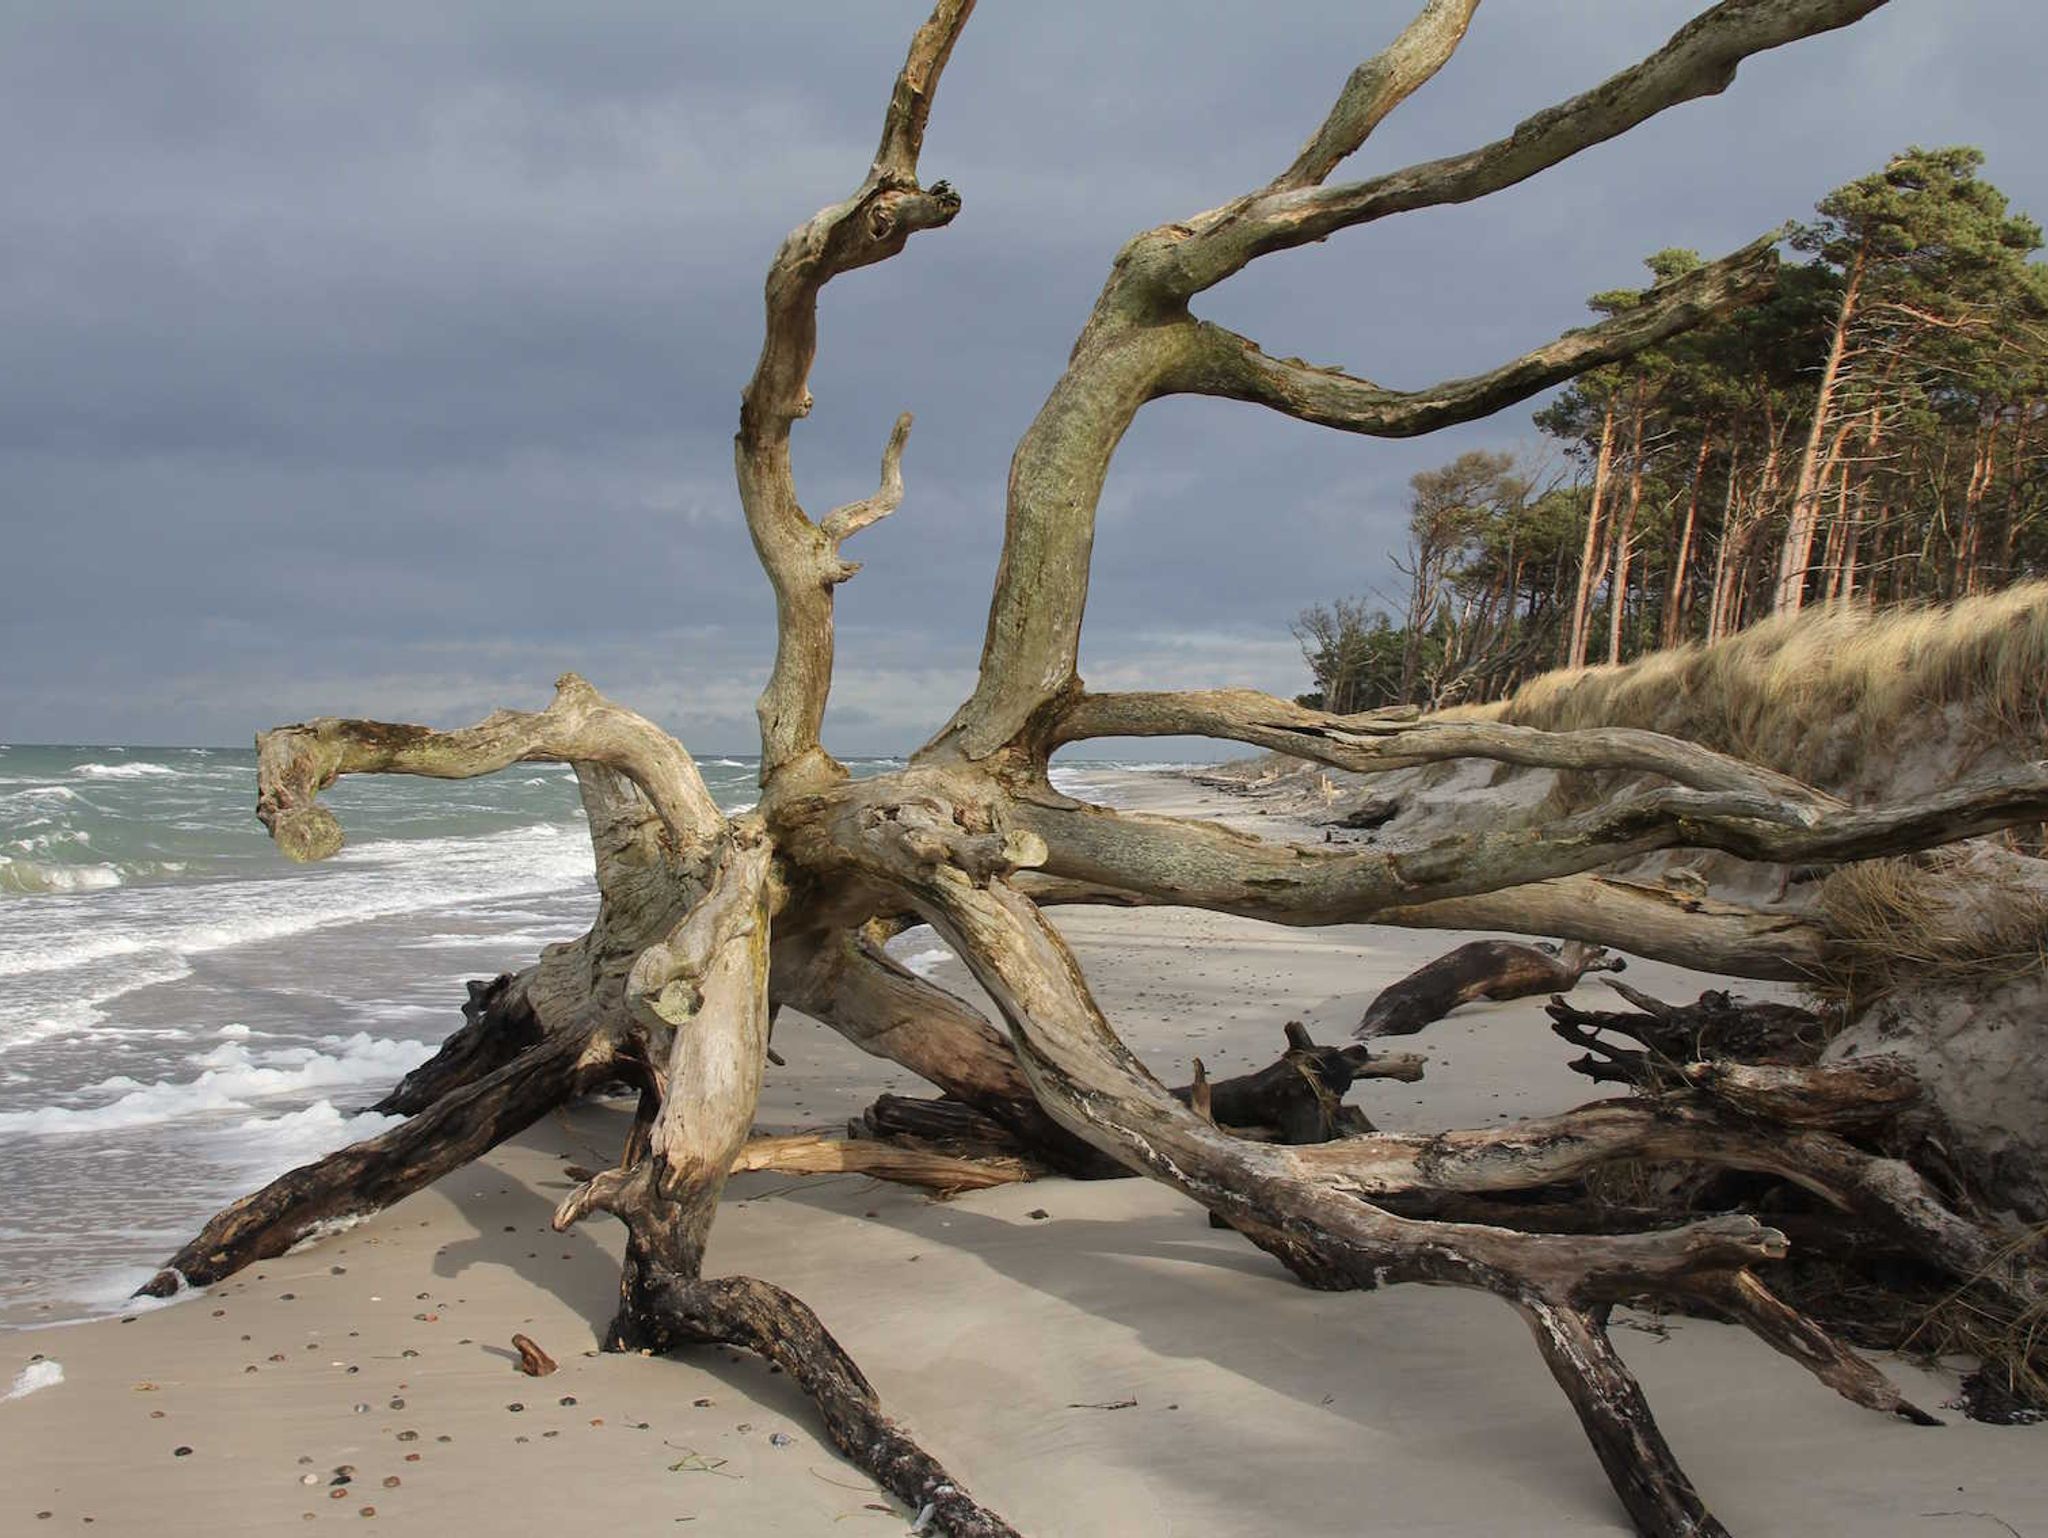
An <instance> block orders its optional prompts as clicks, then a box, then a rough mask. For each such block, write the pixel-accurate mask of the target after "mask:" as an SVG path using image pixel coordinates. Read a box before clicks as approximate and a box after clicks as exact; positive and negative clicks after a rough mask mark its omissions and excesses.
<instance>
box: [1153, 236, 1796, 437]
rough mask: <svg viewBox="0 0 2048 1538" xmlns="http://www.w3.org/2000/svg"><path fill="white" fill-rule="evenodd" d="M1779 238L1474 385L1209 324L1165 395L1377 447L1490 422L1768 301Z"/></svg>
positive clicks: (1200, 329) (1691, 275)
mask: <svg viewBox="0 0 2048 1538" xmlns="http://www.w3.org/2000/svg"><path fill="white" fill-rule="evenodd" d="M1777 239H1778V237H1777V236H1776V235H1775V234H1774V235H1769V236H1766V237H1764V238H1763V239H1761V240H1758V241H1756V242H1754V243H1752V244H1750V245H1747V246H1744V247H1743V248H1742V249H1741V250H1740V251H1737V252H1735V253H1734V254H1732V255H1730V256H1725V257H1723V258H1721V259H1720V260H1719V261H1717V262H1709V263H1707V264H1706V265H1705V266H1702V267H1697V268H1694V269H1693V270H1692V271H1691V272H1688V273H1686V274H1684V275H1683V276H1681V277H1677V278H1673V279H1672V280H1671V281H1669V282H1668V283H1662V284H1659V285H1658V286H1657V287H1655V288H1653V289H1651V290H1650V291H1649V292H1648V293H1647V294H1646V295H1644V297H1643V300H1642V303H1640V304H1638V305H1633V306H1631V307H1630V308H1628V309H1626V310H1623V311H1621V312H1620V313H1619V314H1617V315H1613V316H1610V317H1609V318H1608V319H1606V320H1604V321H1601V322H1600V323H1599V324H1598V325H1593V326H1586V327H1583V328H1581V329H1579V330H1576V331H1567V332H1566V333H1565V334H1564V335H1563V336H1561V337H1559V338H1558V339H1557V340H1556V341H1554V342H1550V343H1546V344H1545V345H1544V346H1542V347H1539V348H1537V349H1536V350H1535V351H1533V352H1528V353H1524V354H1523V355H1522V356H1521V357H1519V358H1516V359H1514V360H1512V361H1511V362H1508V363H1505V364H1503V365H1501V366H1500V367H1499V368H1496V369H1492V370H1490V371H1488V372H1487V373H1484V374H1477V375H1474V376H1473V377H1471V378H1469V379H1451V380H1446V381H1444V382H1443V383H1442V384H1438V385H1435V386H1432V387H1431V388H1429V389H1426V390H1390V389H1387V388H1385V387H1384V386H1382V385H1377V384H1374V383H1372V382H1371V381H1370V380H1366V379H1358V378H1354V377H1353V376H1352V375H1349V374H1346V373H1344V372H1343V371H1342V370H1341V369H1334V368H1318V367H1316V366H1314V365H1312V364H1307V363H1304V362H1302V361H1301V360H1300V359H1298V358H1272V357H1268V356H1267V355H1266V354H1265V353H1264V352H1262V351H1260V350H1259V346H1258V344H1257V343H1256V342H1253V341H1251V340H1249V339H1248V338H1246V337H1242V336H1239V335H1238V334H1237V333H1236V332H1234V331H1229V330H1226V329H1225V328H1224V327H1221V326H1216V325H1211V324H1209V323H1208V322H1201V323H1199V324H1198V325H1197V326H1196V334H1197V337H1198V342H1197V345H1196V346H1195V347H1194V348H1193V349H1192V350H1191V351H1192V356H1191V357H1190V358H1189V360H1188V361H1187V362H1186V363H1184V364H1182V365H1181V366H1180V367H1178V368H1177V369H1175V370H1174V371H1172V372H1170V373H1169V374H1168V375H1167V377H1166V379H1165V380H1163V381H1162V383H1161V393H1162V394H1168V393H1175V392H1182V393H1188V394H1196V395H1221V396H1228V397H1229V398H1231V399H1233V400H1242V401H1251V402H1253V403H1255V404H1257V405H1261V406H1268V407H1271V408H1272V409H1273V410H1275V411H1278V412H1280V413H1282V414H1283V415H1286V416H1291V417H1296V418H1299V419H1300V420H1302V421H1304V422H1314V423H1317V424H1318V425H1320V426H1323V427H1335V428H1339V429H1341V430H1343V431H1345V432H1353V433H1364V434H1367V435H1369V436H1372V437H1376V438H1409V437H1414V436H1416V435H1418V434H1421V433H1431V432H1435V431H1436V430H1437V429H1438V428H1441V427H1448V426H1451V425H1452V424H1453V423H1457V422H1470V421H1473V420H1474V419H1476V418H1478V417H1483V416H1490V415H1491V414H1492V413H1494V412H1496V411H1498V410H1500V409H1501V408H1502V407H1503V406H1510V405H1513V404H1514V403H1515V402H1516V401H1521V400H1527V399H1528V398H1529V397H1530V396H1532V395H1534V394H1535V393H1536V392H1537V391H1539V390H1544V389H1548V388H1549V387H1550V386H1551V385H1554V384H1557V383H1558V382H1559V381H1561V380H1565V379H1571V378H1573V377H1575V376H1576V375H1579V374H1582V373H1584V372H1585V371H1586V370H1587V369H1590V368H1598V367H1599V366H1600V365H1602V364H1605V363H1612V362H1614V361H1615V360H1617V359H1620V358H1628V357H1633V356H1634V355H1635V354H1636V353H1639V352H1641V351H1642V350H1643V349H1644V348H1646V347H1653V346H1655V345H1656V344H1657V343H1659V342H1661V341H1664V340H1666V339H1667V338H1669V337H1672V336H1676V335H1677V334H1678V333H1680V332H1682V331H1688V330H1690V329H1692V328H1693V327H1695V326H1697V325H1699V324H1700V323H1701V322H1702V321H1705V320H1709V319H1711V318H1712V317H1714V316H1716V315H1721V314H1725V313H1727V312H1728V311H1729V310H1732V309H1735V308H1738V307H1739V306H1742V305H1745V304H1751V303H1754V302H1755V301H1756V300H1758V299H1761V298H1762V297H1763V296H1764V295H1766V294H1768V293H1769V292H1770V291H1771V289H1772V287H1773V286H1774V285H1775V283H1776V281H1777V268H1778V257H1777V251H1776V249H1775V247H1776V243H1777Z"/></svg>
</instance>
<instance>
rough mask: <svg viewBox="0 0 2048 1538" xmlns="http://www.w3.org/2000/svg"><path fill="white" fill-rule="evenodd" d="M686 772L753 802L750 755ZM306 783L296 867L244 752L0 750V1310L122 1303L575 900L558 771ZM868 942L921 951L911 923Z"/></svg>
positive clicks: (733, 805) (14, 1315)
mask: <svg viewBox="0 0 2048 1538" xmlns="http://www.w3.org/2000/svg"><path fill="white" fill-rule="evenodd" d="M846 762H847V767H848V768H849V769H850V770H852V771H853V772H854V773H855V774H858V775H867V774H875V773H879V772H882V771H885V770H888V769H892V768H897V767H900V766H901V764H902V762H903V761H902V760H901V759H897V758H870V759H852V760H847V761H846ZM698 767H699V768H700V769H701V771H702V772H703V775H704V778H705V783H706V785H707V786H708V787H709V789H710V791H711V794H712V796H713V797H714V798H715V799H716V800H717V801H718V804H719V805H720V806H721V807H722V808H724V809H725V810H727V811H729V812H731V811H738V810H742V809H744V808H746V807H748V806H750V805H752V804H753V801H754V799H755V797H756V795H757V794H758V790H757V786H756V779H757V770H758V765H757V761H756V760H755V759H753V758H751V757H742V756H731V757H709V758H701V759H699V760H698ZM1173 767H1177V766H1173V765H1164V764H1152V763H1143V764H1139V763H1123V762H1109V761H1104V760H1082V761H1076V762H1072V763H1065V762H1063V763H1062V764H1060V765H1058V766H1056V767H1055V768H1054V770H1053V775H1054V778H1055V782H1056V783H1058V784H1060V785H1061V787H1062V788H1063V789H1065V790H1067V791H1068V792H1069V793H1070V794H1074V795H1077V796H1081V797H1083V798H1084V799H1093V800H1098V801H1100V800H1113V799H1114V793H1113V790H1111V789H1110V788H1109V786H1110V782H1111V777H1110V776H1104V775H1101V773H1100V772H1101V771H1103V770H1129V769H1167V768H1173ZM324 799H325V800H326V802H327V804H328V805H329V806H331V807H332V808H333V809H334V811H335V813H336V815H337V816H339V817H340V819H341V824H342V827H343V829H344V830H345V832H346V833H347V836H348V843H347V845H346V846H345V847H344V848H343V849H342V850H341V852H340V853H339V854H337V855H335V856H334V857H333V858H332V859H329V860H325V861H322V862H320V863H318V864H315V865H293V864H290V863H289V862H288V861H286V860H285V859H284V858H283V857H282V856H281V855H279V854H278V853H277V852H276V850H275V849H274V848H273V847H272V845H271V843H270V840H269V838H268V836H267V835H266V834H265V832H264V830H263V828H262V826H261V825H260V824H259V823H258V822H257V821H256V817H255V805H256V755H255V754H254V752H253V751H251V750H249V749H245V748H243V749H236V748H152V747H138V746H122V747H106V746H102V747H51V746H31V745H14V746H5V745H0V1178H4V1185H0V1191H4V1195H0V1330H8V1329H20V1328H32V1327H35V1326H39V1325H44V1324H51V1323H59V1322H66V1321H69V1320H74V1319H80V1318H89V1317H95V1316H97V1315H101V1314H106V1313H111V1312H117V1311H122V1310H125V1309H127V1308H130V1307H132V1306H133V1305H132V1304H131V1303H130V1302H129V1298H130V1294H132V1292H133V1291H134V1289H135V1288H136V1287H137V1286H139V1285H140V1284H141V1283H142V1282H143V1281H145V1280H147V1279H148V1278H149V1276H150V1275H151V1274H153V1272H154V1271H155V1269H156V1268H157V1266H158V1265H159V1264H160V1263H161V1262H162V1260H163V1259H164V1257H166V1256H167V1255H169V1254H170V1253H172V1252H173V1251H174V1250H176V1249H177V1248H178V1246H179V1245H181V1244H182V1243H184V1241H185V1240H186V1239H188V1238H189V1237H191V1235H192V1234H193V1233H194V1232H195V1231H196V1230H197V1229H198V1228H199V1226H200V1225H201V1224H203V1223H204V1222H205V1221H206V1219H207V1218H208V1217H210V1216H211V1215H212V1214H213V1213H214V1212H215V1211H216V1210H217V1209H218V1208H219V1207H221V1206H222V1205H223V1204H225V1203H226V1202H228V1201H230V1200H232V1199H233V1198H235V1197H236V1196H239V1195H241V1194H243V1193H244V1192H246V1191H249V1190H252V1189H254V1188H256V1187H257V1186H260V1185H262V1184H263V1183H265V1182H266V1181H268V1180H270V1179H272V1178H274V1177H275V1176H277V1175H279V1174H281V1173H283V1172H284V1171H285V1170H288V1169H291V1168H293V1167H295V1166H297V1165H300V1164H304V1163H306V1162H308V1161H310V1160H312V1159H315V1158H318V1157H319V1156H321V1155H322V1154H325V1153H327V1152H330V1151H331V1150H333V1149H335V1148H339V1147H341V1146H342V1145H343V1144H345V1143H351V1142H355V1141H357V1140H359V1139H361V1138H365V1137H369V1136H373V1135H374V1134H375V1133H376V1132H378V1131H380V1130H382V1129H383V1128H385V1127H387V1126H390V1125H393V1124H394V1123H393V1122H392V1121H391V1120H390V1119H387V1118H385V1117H381V1116H376V1115H373V1114H370V1113H369V1112H367V1111H366V1110H364V1109H363V1108H364V1107H366V1106H368V1105H370V1104H371V1103H373V1102H374V1101H376V1100H377V1099H378V1098H379V1097H380V1096H382V1095H383V1094H384V1093H385V1091H386V1090H388V1089H389V1088H390V1087H391V1086H392V1085H393V1084H395V1083H396V1082H397V1081H398V1079H399V1078H400V1077H401V1076H403V1075H404V1074H405V1073H406V1072H407V1071H408V1070H409V1069H411V1068H413V1067H414V1066H416V1065H417V1064H418V1063H420V1062H422V1061H424V1060H425V1059H426V1058H427V1057H428V1056H430V1055H431V1054H432V1053H433V1051H434V1050H435V1048H436V1047H437V1046H438V1045H439V1044H440V1042H441V1040H442V1039H443V1038H444V1037H445V1036H446V1035H447V1034H448V1033H449V1032H450V1031H451V1030H453V1029H454V1028H455V1027H456V1026H458V1025H460V1024H461V1014H460V1004H461V1001H462V1000H463V998H464V997H465V993H464V989H463V984H464V982H465V981H467V980H468V979H470V978H476V977H492V976H495V975H496V974H497V973H499V972H504V971H514V970H517V969H518V968H520V967H522V966H525V965H526V964H528V963H529V962H531V961H532V960H533V959H534V958H535V957H536V956H537V955H538V954H539V952H540V949H541V947H542V946H544V945H548V944H550V943H552V942H554V941H557V940H569V939H573V938H575V936H577V935H578V934H580V933H582V932H583V930H584V929H586V928H587V927H588V926H589V924H590V921H591V919H592V917H593V916H594V915H595V913H596V910H597V886H596V882H595V880H594V878H593V876H592V870H591V854H590V845H589V841H588V839H587V837H586V834H585V830H584V823H583V813H582V808H581V806H580V804H579V803H578V800H577V797H576V783H575V776H574V774H573V773H572V772H571V771H570V770H569V769H568V768H566V767H565V766H560V765H555V764H521V765H514V766H513V767H511V768H509V769H507V770H504V771H503V772H501V773H499V774H495V775H491V776H488V777H485V778H482V779H474V780H460V781H446V780H426V779H417V778H413V777H409V776H397V775H391V776H372V775H363V776H351V777H348V778H345V779H343V780H341V781H340V782H339V783H338V784H336V785H335V786H334V787H333V788H332V789H330V790H329V791H327V792H325V794H324ZM892 946H893V947H894V948H895V949H896V950H897V951H898V954H900V955H901V956H902V957H903V959H904V960H905V961H906V962H907V963H908V964H910V965H912V966H914V967H916V968H918V969H919V970H923V969H924V968H926V967H928V966H929V965H931V964H933V963H934V962H935V961H937V960H938V959H939V958H941V957H943V956H944V955H945V952H944V951H943V949H941V948H939V946H938V943H937V939H936V937H935V936H934V935H932V933H931V931H929V930H928V929H925V930H913V931H911V932H910V933H908V934H905V935H902V936H899V937H898V938H897V940H896V941H894V942H892Z"/></svg>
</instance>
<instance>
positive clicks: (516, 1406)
mask: <svg viewBox="0 0 2048 1538" xmlns="http://www.w3.org/2000/svg"><path fill="white" fill-rule="evenodd" d="M505 1408H506V1409H508V1410H510V1411H511V1412H512V1413H513V1414H514V1415H517V1414H518V1413H519V1412H520V1411H521V1410H523V1409H525V1408H526V1406H525V1405H523V1404H521V1403H520V1402H519V1401H518V1400H516V1399H515V1400H513V1401H512V1402H511V1403H510V1404H508V1405H506V1406H505Z"/></svg>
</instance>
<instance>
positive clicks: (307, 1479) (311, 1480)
mask: <svg viewBox="0 0 2048 1538" xmlns="http://www.w3.org/2000/svg"><path fill="white" fill-rule="evenodd" d="M299 1483H300V1484H302V1485H317V1484H319V1483H320V1476H319V1475H318V1474H301V1475H300V1476H299Z"/></svg>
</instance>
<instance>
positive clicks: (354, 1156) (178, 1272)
mask: <svg viewBox="0 0 2048 1538" xmlns="http://www.w3.org/2000/svg"><path fill="white" fill-rule="evenodd" d="M586 1045H587V1042H586V1038H584V1037H581V1036H577V1035H573V1034H564V1035H561V1036H558V1037H556V1038H554V1039H553V1040H551V1041H548V1042H546V1043H543V1044H542V1045H541V1046H539V1047H536V1048H534V1049H533V1050H531V1051H529V1052H527V1053H525V1054H523V1055H522V1056H520V1057H516V1058H514V1059H513V1060H512V1061H511V1062H509V1063H507V1064H506V1065H505V1066H504V1067H502V1068H499V1069H497V1070H496V1071H495V1072H493V1073H489V1074H486V1075H485V1076H484V1077H483V1078H481V1079H478V1080H477V1081H476V1082H475V1083H473V1084H469V1085H467V1086H465V1087H463V1088H461V1089H457V1090H454V1091H452V1092H451V1093H449V1094H447V1095H445V1096H443V1097H442V1098H441V1099H439V1100H437V1101H435V1102H434V1103H433V1104H432V1105H430V1106H429V1107H427V1109H426V1110H424V1111H422V1112H420V1114H419V1115H417V1116H414V1117H413V1118H412V1119H411V1120H409V1121H407V1122H405V1123H404V1124H402V1125H400V1126H397V1127H394V1128H392V1129H391V1130H390V1131H389V1132H386V1133H382V1134H380V1135H379V1136H377V1137H373V1138H369V1139H366V1140H365V1141H363V1142H360V1143H352V1144H350V1145H349V1146H348V1147H347V1148H344V1149H341V1150H340V1151H339V1152H337V1153H331V1154H329V1155H328V1156H327V1157H326V1158H324V1159H319V1160H316V1161H315V1162H314V1163H312V1164H305V1165H301V1166H300V1167H299V1168H297V1169H295V1170H291V1171H288V1172H287V1173H285V1174H283V1175H280V1176H278V1178H277V1179H275V1180H273V1181H271V1183H270V1184H269V1185H267V1186H265V1187H263V1189H262V1190H260V1191H255V1192H252V1193H251V1194H250V1195H248V1196H245V1197H243V1198H242V1199H241V1200H240V1201H238V1202H235V1203H234V1204H233V1205H232V1206H228V1207H224V1208H222V1209H221V1211H220V1212H218V1213H216V1214H215V1215H214V1217H213V1220H212V1221H211V1222H209V1223H208V1224H207V1225H206V1227H205V1228H203V1229H201V1230H200V1231H199V1233H198V1234H197V1235H196V1236H195V1237H194V1238H193V1239H192V1240H191V1242H190V1243H188V1244H187V1245H186V1246H185V1247H184V1248H183V1249H181V1250H179V1251H178V1253H177V1254H175V1255H173V1256H172V1257H171V1258H170V1259H169V1260H168V1261H166V1262H165V1264H164V1268H163V1269H162V1270H161V1271H159V1272H157V1274H156V1275H155V1276H154V1277H152V1278H151V1279H150V1280H149V1281H148V1282H147V1283H146V1284H145V1285H144V1286H143V1287H142V1288H141V1292H142V1293H145V1294H147V1295H148V1296H150V1297H153V1298H167V1297H169V1296H171V1294H173V1293H175V1292H177V1291H178V1290H179V1289H180V1288H181V1287H184V1286H193V1287H200V1286H205V1285H207V1284H209V1283H212V1282H216V1281H219V1280H220V1279H221V1278H222V1277H224V1276H228V1275H231V1274H232V1273H234V1272H236V1271H239V1270H240V1269H241V1268H242V1267H244V1266H246V1265H248V1264H250V1263H251V1262H252V1261H258V1260H268V1259H269V1258H270V1257H272V1256H274V1255H282V1254H283V1253H284V1252H285V1251H286V1250H288V1249H290V1248H291V1247H292V1246H293V1245H294V1244H297V1243H298V1242H299V1241H300V1240H301V1239H303V1238H305V1237H306V1236H307V1235H308V1234H310V1233H312V1232H313V1231H314V1230H316V1229H318V1228H319V1227H320V1226H321V1225H322V1224H324V1223H334V1222H341V1221H346V1220H347V1219H350V1218H356V1217H362V1216H365V1215H367V1214H369V1213H373V1212H379V1211H382V1210H383V1209H384V1208H386V1207H388V1206H390V1205H391V1204H392V1203H393V1202H395V1201H398V1200H399V1199H400V1198H401V1197H405V1196H410V1195H411V1194H412V1193H413V1192H414V1191H417V1190H419V1189H421V1188H422V1187H424V1186H428V1185H431V1184H433V1182H434V1181H436V1180H438V1179H440V1178H441V1177H442V1176H443V1175H445V1174H447V1173H448V1172H449V1171H450V1170H453V1169H459V1168H461V1167H462V1166H463V1165H465V1164H467V1163H469V1161H470V1160H472V1159H474V1158H476V1157H477V1156H478V1155H479V1154H483V1153H486V1152H488V1151H489V1150H490V1149H492V1148H495V1147H496V1146H497V1145H498V1144H500V1143H502V1142H503V1141H504V1140H505V1139H506V1138H508V1137H511V1136H513V1135H514V1134H515V1133H517V1132H520V1131H523V1130H524V1129H525V1128H527V1127H529V1126H531V1125H532V1124H533V1123H534V1122H536V1121H538V1120H539V1119H540V1118H541V1117H542V1116H544V1115H546V1114H547V1113H548V1112H549V1111H551V1110H553V1109H554V1108H555V1107H556V1106H558V1105H560V1104H562V1103H563V1102H564V1101H565V1100H568V1099H570V1098H571V1097H572V1096H574V1095H576V1094H578V1093H580V1092H581V1091H582V1090H584V1089H587V1088H589V1087H590V1082H589V1081H590V1078H591V1070H590V1069H589V1068H588V1067H587V1066H586V1065H585V1064H584V1062H583V1055H584V1048H585V1046H586Z"/></svg>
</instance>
